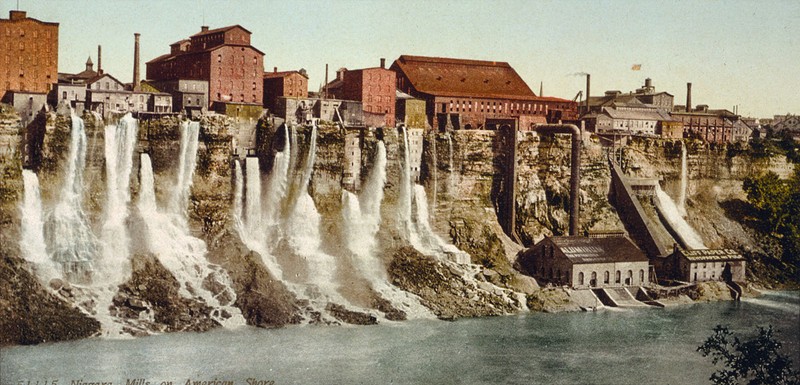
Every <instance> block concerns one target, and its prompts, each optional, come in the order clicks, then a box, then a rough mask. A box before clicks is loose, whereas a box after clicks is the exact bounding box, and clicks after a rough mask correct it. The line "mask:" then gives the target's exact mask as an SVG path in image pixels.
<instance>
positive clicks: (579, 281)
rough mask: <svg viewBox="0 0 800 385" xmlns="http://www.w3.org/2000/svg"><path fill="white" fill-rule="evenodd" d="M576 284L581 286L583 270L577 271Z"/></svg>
mask: <svg viewBox="0 0 800 385" xmlns="http://www.w3.org/2000/svg"><path fill="white" fill-rule="evenodd" d="M578 285H580V286H583V272H580V273H578Z"/></svg>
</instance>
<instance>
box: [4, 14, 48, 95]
mask: <svg viewBox="0 0 800 385" xmlns="http://www.w3.org/2000/svg"><path fill="white" fill-rule="evenodd" d="M0 52H2V56H0V60H2V61H0V63H1V65H0V98H2V97H3V96H4V95H5V93H6V91H19V92H24V93H35V94H46V93H47V92H49V91H50V89H51V87H52V84H53V83H55V82H56V81H57V80H58V23H48V22H43V21H39V20H36V19H32V18H29V17H27V16H26V13H25V12H24V11H11V12H9V18H8V19H0ZM19 92H17V93H19Z"/></svg>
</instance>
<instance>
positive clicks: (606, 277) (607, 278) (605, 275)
mask: <svg viewBox="0 0 800 385" xmlns="http://www.w3.org/2000/svg"><path fill="white" fill-rule="evenodd" d="M609 276H610V274H609V273H608V270H606V272H605V273H603V283H604V284H606V285H608V283H609V282H610V279H611V278H609Z"/></svg>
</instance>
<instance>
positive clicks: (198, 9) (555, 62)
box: [0, 0, 800, 117]
mask: <svg viewBox="0 0 800 385" xmlns="http://www.w3.org/2000/svg"><path fill="white" fill-rule="evenodd" d="M16 7H17V0H0V17H2V18H7V17H8V11H9V10H11V9H16ZM19 7H20V9H21V10H24V11H27V12H28V16H29V17H32V18H36V19H39V20H42V21H52V22H58V23H60V27H59V67H58V68H59V72H79V71H82V70H83V69H84V63H85V62H86V58H87V57H89V56H91V58H92V61H94V62H95V64H96V63H97V46H98V45H102V46H103V69H104V70H105V71H106V72H107V73H110V74H112V75H113V76H115V77H117V78H118V79H120V80H121V81H123V82H130V81H131V79H132V73H133V43H134V38H133V34H134V33H135V32H139V33H141V58H142V74H143V76H144V73H145V70H144V68H145V64H144V63H145V62H147V61H148V60H151V59H153V58H155V57H157V56H159V55H162V54H165V53H167V52H169V44H170V43H173V42H175V41H178V40H180V39H183V38H187V37H189V36H191V35H192V34H195V33H197V32H199V31H200V26H202V25H208V26H209V27H210V28H212V29H213V28H219V27H223V26H228V25H234V24H239V25H241V26H243V27H244V28H246V29H248V30H249V31H251V32H252V33H253V35H252V38H251V43H252V44H253V46H255V47H256V48H258V49H259V50H261V51H263V52H264V53H265V56H264V66H265V69H266V70H270V71H271V70H272V69H273V67H278V69H279V70H290V69H300V68H305V69H306V70H307V71H308V74H309V86H310V88H311V89H312V91H315V90H316V89H317V88H318V87H319V86H320V85H321V84H322V83H323V82H324V79H325V64H326V63H327V64H329V68H330V70H329V74H330V75H329V76H330V77H331V78H332V77H334V76H335V70H336V69H337V68H340V67H346V68H350V69H355V68H365V67H375V66H378V65H379V60H380V58H386V60H387V66H388V65H390V64H391V62H392V61H394V60H395V59H397V58H398V57H399V56H400V55H403V54H409V55H423V56H439V57H452V58H463V59H478V60H492V61H504V62H508V63H509V64H511V66H512V67H514V69H516V71H517V72H518V73H519V75H520V76H521V77H522V78H523V79H524V80H525V81H526V82H527V83H528V85H529V86H530V87H531V89H532V90H533V91H534V92H535V93H537V94H538V92H539V85H540V82H541V83H542V84H543V90H544V95H545V96H556V97H561V98H565V99H572V98H574V97H575V96H576V94H577V93H578V91H581V90H585V86H586V79H585V76H583V75H582V74H583V73H590V74H591V80H592V84H591V90H592V95H594V96H596V95H602V93H603V92H604V91H606V90H620V91H622V92H629V91H633V90H635V89H636V88H639V87H641V86H642V85H643V84H644V79H645V78H648V77H649V78H652V81H653V86H655V87H656V91H666V92H669V93H671V94H672V95H674V96H675V104H684V103H685V101H686V83H687V82H691V83H692V102H693V104H695V105H697V104H707V105H709V106H710V107H711V108H726V109H729V110H732V109H733V106H734V105H737V106H738V109H739V113H740V114H742V115H745V116H753V117H771V116H772V115H775V114H786V113H794V114H798V113H800V1H796V0H783V1H782V0H766V1H735V0H731V1H714V0H704V1H668V2H666V1H633V0H609V1H596V0H589V1H549V0H544V1H539V0H496V1H479V0H460V1H449V0H402V1H400V0H369V1H368V0H337V1H302V0H301V1H265V0H253V1H249V0H227V1H222V0H192V1H188V0H168V1H158V0H148V1H145V0H19ZM634 64H641V70H638V71H635V70H632V66H633V65H634Z"/></svg>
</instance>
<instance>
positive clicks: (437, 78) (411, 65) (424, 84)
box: [392, 55, 536, 99]
mask: <svg viewBox="0 0 800 385" xmlns="http://www.w3.org/2000/svg"><path fill="white" fill-rule="evenodd" d="M392 68H393V69H396V70H399V71H400V72H402V73H403V74H405V76H406V77H407V78H408V80H409V82H410V83H411V85H412V86H413V87H414V88H415V89H416V90H417V91H418V92H422V93H426V94H430V95H436V96H456V97H459V96H460V97H488V98H514V99H533V98H534V97H535V96H536V95H535V94H534V93H533V91H531V89H530V87H528V85H527V84H525V81H523V80H522V78H521V77H520V76H519V75H518V74H517V72H516V71H515V70H514V69H513V68H512V67H511V66H510V65H509V64H508V63H506V62H493V61H482V60H467V59H451V58H440V57H426V56H412V55H402V56H400V57H399V58H398V59H397V60H395V61H394V63H393V64H392Z"/></svg>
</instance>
